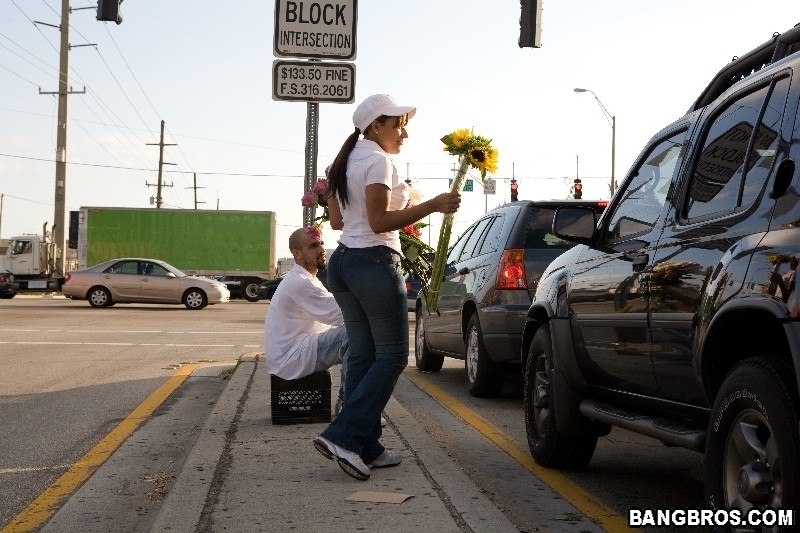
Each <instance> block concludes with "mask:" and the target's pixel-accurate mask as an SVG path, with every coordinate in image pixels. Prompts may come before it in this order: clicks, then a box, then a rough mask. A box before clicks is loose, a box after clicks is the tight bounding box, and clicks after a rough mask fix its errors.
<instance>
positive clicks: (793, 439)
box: [706, 359, 800, 511]
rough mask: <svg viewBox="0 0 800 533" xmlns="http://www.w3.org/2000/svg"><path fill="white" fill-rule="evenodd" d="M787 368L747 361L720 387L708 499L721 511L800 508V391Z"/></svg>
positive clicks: (709, 446)
mask: <svg viewBox="0 0 800 533" xmlns="http://www.w3.org/2000/svg"><path fill="white" fill-rule="evenodd" d="M781 368H782V364H781V363H780V362H778V361H777V360H775V359H766V360H765V359H746V360H745V361H742V362H741V363H739V364H738V365H737V366H736V367H734V369H733V370H732V371H731V372H730V374H728V377H727V378H726V379H725V382H724V383H723V384H722V387H721V388H720V391H719V394H718V395H717V399H716V401H715V402H714V409H713V410H712V411H711V421H710V422H709V427H708V437H707V440H706V498H707V501H708V503H709V504H711V506H712V507H713V508H715V509H741V510H742V511H747V510H748V509H751V508H753V507H757V508H772V509H777V508H779V507H783V508H786V509H797V508H798V507H800V493H798V490H797V487H800V436H798V432H797V427H798V419H797V415H796V413H797V412H798V411H799V410H798V405H797V404H798V399H797V391H796V388H795V387H794V385H793V384H792V381H791V380H790V379H789V376H790V375H791V374H790V373H788V372H781V371H780V369H781ZM784 489H785V490H784Z"/></svg>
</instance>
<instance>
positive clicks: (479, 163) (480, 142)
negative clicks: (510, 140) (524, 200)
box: [441, 128, 497, 179]
mask: <svg viewBox="0 0 800 533" xmlns="http://www.w3.org/2000/svg"><path fill="white" fill-rule="evenodd" d="M441 140H442V142H443V143H444V150H445V151H446V152H447V153H449V154H450V155H456V156H459V157H465V158H466V159H467V161H469V165H470V166H471V167H472V168H474V169H477V170H478V171H480V173H481V179H485V178H486V173H487V172H491V173H494V172H496V171H497V150H495V149H494V147H492V140H491V139H487V138H486V137H483V136H481V135H475V134H473V133H472V132H471V131H470V130H468V129H466V128H460V129H457V130H455V131H453V132H452V133H448V134H447V135H445V136H444V137H442V139H441Z"/></svg>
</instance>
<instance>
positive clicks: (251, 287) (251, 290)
mask: <svg viewBox="0 0 800 533" xmlns="http://www.w3.org/2000/svg"><path fill="white" fill-rule="evenodd" d="M243 296H244V299H245V300H247V301H248V302H257V301H258V300H259V297H258V283H252V282H251V283H248V284H247V285H245V287H244V294H243Z"/></svg>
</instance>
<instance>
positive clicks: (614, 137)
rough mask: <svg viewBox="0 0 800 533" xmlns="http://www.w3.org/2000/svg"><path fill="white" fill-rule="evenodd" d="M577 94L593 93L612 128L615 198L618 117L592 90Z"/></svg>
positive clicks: (578, 91) (577, 90) (612, 170)
mask: <svg viewBox="0 0 800 533" xmlns="http://www.w3.org/2000/svg"><path fill="white" fill-rule="evenodd" d="M574 90H575V92H576V93H592V96H594V99H595V100H597V103H598V104H600V109H602V110H603V115H605V117H606V121H607V122H608V123H609V125H610V126H611V186H610V189H611V196H614V191H615V190H617V181H616V179H615V173H614V169H616V151H617V117H616V116H615V115H612V114H611V113H609V112H608V109H606V106H604V105H603V102H601V101H600V98H598V97H597V95H596V94H594V91H592V90H590V89H581V88H577V87H576V88H575V89H574Z"/></svg>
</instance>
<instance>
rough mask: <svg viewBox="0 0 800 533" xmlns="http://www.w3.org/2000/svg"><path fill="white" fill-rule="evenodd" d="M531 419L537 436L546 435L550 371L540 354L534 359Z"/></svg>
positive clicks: (545, 359) (548, 416) (544, 358)
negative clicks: (534, 372) (533, 421)
mask: <svg viewBox="0 0 800 533" xmlns="http://www.w3.org/2000/svg"><path fill="white" fill-rule="evenodd" d="M531 392H532V393H533V402H532V403H533V417H534V420H535V422H536V431H537V432H538V433H539V435H544V434H546V433H547V426H548V424H549V423H550V414H551V412H550V369H549V368H548V365H547V357H546V356H545V355H544V354H540V355H539V356H538V357H537V358H536V374H535V375H534V378H533V390H532V391H531Z"/></svg>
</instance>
